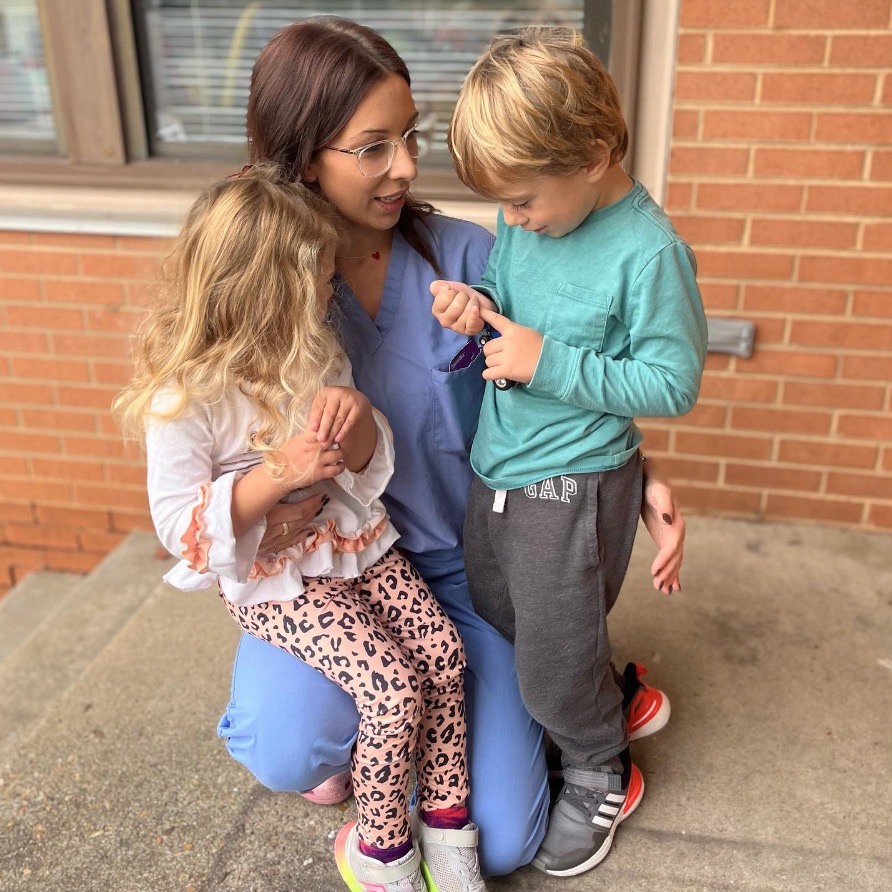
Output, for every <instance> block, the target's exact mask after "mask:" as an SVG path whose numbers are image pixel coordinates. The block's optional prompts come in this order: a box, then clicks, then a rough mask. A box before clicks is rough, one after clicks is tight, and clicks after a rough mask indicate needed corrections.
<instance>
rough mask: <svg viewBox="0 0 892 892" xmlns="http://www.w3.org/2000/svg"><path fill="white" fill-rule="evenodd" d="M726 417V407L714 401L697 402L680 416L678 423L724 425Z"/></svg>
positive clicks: (686, 425) (686, 424)
mask: <svg viewBox="0 0 892 892" xmlns="http://www.w3.org/2000/svg"><path fill="white" fill-rule="evenodd" d="M727 417H728V408H727V406H724V405H717V404H716V403H700V402H698V403H697V405H696V406H694V408H693V409H691V411H690V412H688V413H687V414H686V415H683V416H681V421H680V423H681V424H683V425H684V426H685V427H689V426H690V427H712V428H722V427H725V425H726V422H727Z"/></svg>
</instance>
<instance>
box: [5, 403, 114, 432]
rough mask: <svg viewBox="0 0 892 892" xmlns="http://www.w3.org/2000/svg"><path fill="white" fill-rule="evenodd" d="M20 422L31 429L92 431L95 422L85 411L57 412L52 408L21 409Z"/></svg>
mask: <svg viewBox="0 0 892 892" xmlns="http://www.w3.org/2000/svg"><path fill="white" fill-rule="evenodd" d="M22 422H23V424H24V426H25V427H27V428H30V429H31V430H50V431H92V430H95V428H96V423H95V421H94V420H93V418H92V416H91V415H89V414H87V413H85V412H57V411H53V410H52V409H34V408H24V409H22Z"/></svg>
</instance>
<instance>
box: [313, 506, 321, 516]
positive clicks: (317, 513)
mask: <svg viewBox="0 0 892 892" xmlns="http://www.w3.org/2000/svg"><path fill="white" fill-rule="evenodd" d="M321 513H322V509H321V508H320V509H319V510H318V511H317V512H316V513H315V514H314V515H313V517H318V516H319V515H320V514H321Z"/></svg>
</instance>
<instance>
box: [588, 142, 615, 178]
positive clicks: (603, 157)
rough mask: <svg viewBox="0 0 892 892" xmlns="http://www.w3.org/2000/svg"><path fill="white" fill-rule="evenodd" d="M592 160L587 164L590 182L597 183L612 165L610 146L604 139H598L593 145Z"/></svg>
mask: <svg viewBox="0 0 892 892" xmlns="http://www.w3.org/2000/svg"><path fill="white" fill-rule="evenodd" d="M592 156H593V157H592V160H591V161H589V163H588V164H586V165H585V171H586V174H587V178H588V181H589V182H590V183H597V182H598V180H600V179H601V177H602V176H604V174H605V173H606V172H607V169H608V168H609V167H610V146H608V145H607V143H606V142H604V140H603V139H596V140H595V144H594V146H593V152H592Z"/></svg>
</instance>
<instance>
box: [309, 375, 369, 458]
mask: <svg viewBox="0 0 892 892" xmlns="http://www.w3.org/2000/svg"><path fill="white" fill-rule="evenodd" d="M371 411H372V407H371V404H370V403H369V401H368V399H367V398H366V397H365V396H364V395H363V394H361V393H360V392H359V391H358V390H356V389H355V388H353V387H336V386H330V387H323V388H322V390H320V391H319V393H318V394H316V399H314V400H313V405H312V406H310V417H309V422H308V425H307V430H308V431H309V432H311V433H313V434H315V435H316V441H317V442H319V443H324V444H326V445H328V446H330V445H332V444H334V446H335V448H337V445H338V444H339V443H341V442H343V440H344V437H346V436H347V434H349V433H350V431H351V430H352V429H353V427H354V426H355V425H356V423H357V422H358V421H359V420H360V419H361V418H363V417H364V416H365V415H370V414H371Z"/></svg>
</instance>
